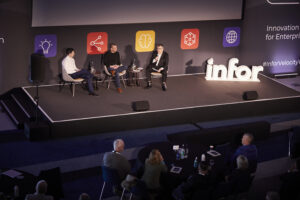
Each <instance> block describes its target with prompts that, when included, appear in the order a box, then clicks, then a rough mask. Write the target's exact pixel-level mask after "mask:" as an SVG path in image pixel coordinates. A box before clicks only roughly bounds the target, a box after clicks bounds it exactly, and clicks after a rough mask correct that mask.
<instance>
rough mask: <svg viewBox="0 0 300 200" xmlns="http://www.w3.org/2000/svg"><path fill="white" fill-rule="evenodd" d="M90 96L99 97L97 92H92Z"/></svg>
mask: <svg viewBox="0 0 300 200" xmlns="http://www.w3.org/2000/svg"><path fill="white" fill-rule="evenodd" d="M89 95H92V96H99V95H98V94H96V93H95V92H90V93H89Z"/></svg>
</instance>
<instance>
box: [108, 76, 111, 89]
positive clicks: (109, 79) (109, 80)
mask: <svg viewBox="0 0 300 200" xmlns="http://www.w3.org/2000/svg"><path fill="white" fill-rule="evenodd" d="M111 79H112V77H109V78H108V83H107V89H109V87H110V82H111Z"/></svg>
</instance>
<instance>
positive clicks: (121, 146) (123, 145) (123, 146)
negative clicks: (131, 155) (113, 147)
mask: <svg viewBox="0 0 300 200" xmlns="http://www.w3.org/2000/svg"><path fill="white" fill-rule="evenodd" d="M124 148H125V144H124V142H121V144H120V147H119V151H120V152H122V151H124Z"/></svg>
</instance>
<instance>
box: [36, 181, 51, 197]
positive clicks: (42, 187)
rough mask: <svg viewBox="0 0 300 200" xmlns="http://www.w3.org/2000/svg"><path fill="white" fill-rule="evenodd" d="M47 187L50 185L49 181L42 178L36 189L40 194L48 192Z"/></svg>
mask: <svg viewBox="0 0 300 200" xmlns="http://www.w3.org/2000/svg"><path fill="white" fill-rule="evenodd" d="M47 187H48V184H47V182H46V181H45V180H40V181H39V182H38V183H37V184H36V186H35V191H36V193H38V194H46V192H47Z"/></svg>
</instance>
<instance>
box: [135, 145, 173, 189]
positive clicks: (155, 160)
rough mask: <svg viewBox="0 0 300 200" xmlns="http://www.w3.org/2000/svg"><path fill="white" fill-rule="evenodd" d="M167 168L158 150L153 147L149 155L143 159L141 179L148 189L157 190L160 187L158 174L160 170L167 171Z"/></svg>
mask: <svg viewBox="0 0 300 200" xmlns="http://www.w3.org/2000/svg"><path fill="white" fill-rule="evenodd" d="M167 170H168V169H167V166H166V164H165V162H164V158H163V156H162V155H161V153H160V151H159V150H157V149H153V150H152V151H151V152H150V154H149V157H148V158H147V159H146V160H145V168H144V174H143V176H142V178H141V180H142V181H144V182H145V183H146V186H147V188H148V189H149V190H154V191H159V190H160V189H161V185H160V182H159V180H160V175H161V173H162V172H167Z"/></svg>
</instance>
